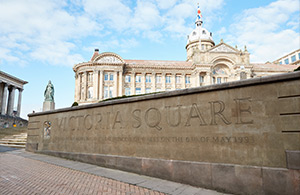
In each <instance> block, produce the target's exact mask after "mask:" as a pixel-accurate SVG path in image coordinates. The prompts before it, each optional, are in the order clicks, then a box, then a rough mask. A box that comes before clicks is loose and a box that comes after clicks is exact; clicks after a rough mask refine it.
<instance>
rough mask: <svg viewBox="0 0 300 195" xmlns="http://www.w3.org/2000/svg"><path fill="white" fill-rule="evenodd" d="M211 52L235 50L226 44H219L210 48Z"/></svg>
mask: <svg viewBox="0 0 300 195" xmlns="http://www.w3.org/2000/svg"><path fill="white" fill-rule="evenodd" d="M211 52H226V53H230V52H234V53H236V51H235V50H233V49H231V48H230V47H228V46H226V45H220V46H219V47H217V48H215V49H213V50H211Z"/></svg>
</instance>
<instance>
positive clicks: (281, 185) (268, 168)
mask: <svg viewBox="0 0 300 195" xmlns="http://www.w3.org/2000/svg"><path fill="white" fill-rule="evenodd" d="M299 113H300V73H299V72H298V73H289V74H283V75H276V76H272V77H263V78H256V79H248V80H243V81H238V82H231V83H224V84H219V85H211V86H204V87H199V88H191V89H184V90H178V91H171V92H165V93H160V94H151V95H145V96H141V97H131V98H125V99H119V100H112V101H105V102H101V103H97V104H90V105H85V106H78V107H73V108H65V109H59V110H55V111H49V112H42V113H35V114H30V115H29V126H28V143H27V150H29V151H36V152H42V153H46V154H51V155H56V156H61V157H66V158H70V159H74V160H80V161H83V162H89V163H93V164H97V165H101V166H105V167H111V168H118V169H121V170H126V171H132V172H135V173H140V174H145V175H150V176H154V177H160V178H163V179H169V180H173V181H177V182H182V183H187V184H190V185H195V186H200V187H206V188H211V189H217V190H220V191H225V192H230V193H236V194H273V193H278V194H297V193H299V192H300V189H299V188H300V186H299V183H300V152H299V151H300V128H299V127H300V116H299Z"/></svg>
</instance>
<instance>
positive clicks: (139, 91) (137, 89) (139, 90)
mask: <svg viewBox="0 0 300 195" xmlns="http://www.w3.org/2000/svg"><path fill="white" fill-rule="evenodd" d="M141 93H142V90H141V88H140V87H137V88H135V94H136V95H139V94H141Z"/></svg>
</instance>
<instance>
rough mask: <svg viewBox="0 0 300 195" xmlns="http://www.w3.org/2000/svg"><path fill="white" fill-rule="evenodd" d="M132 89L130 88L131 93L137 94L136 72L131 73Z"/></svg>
mask: <svg viewBox="0 0 300 195" xmlns="http://www.w3.org/2000/svg"><path fill="white" fill-rule="evenodd" d="M131 77H132V78H131V89H130V91H131V92H130V94H131V95H135V72H133V73H131Z"/></svg>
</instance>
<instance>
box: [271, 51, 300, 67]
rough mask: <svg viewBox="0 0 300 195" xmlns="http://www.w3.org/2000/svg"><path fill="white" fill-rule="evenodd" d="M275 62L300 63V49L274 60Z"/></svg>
mask: <svg viewBox="0 0 300 195" xmlns="http://www.w3.org/2000/svg"><path fill="white" fill-rule="evenodd" d="M274 63H275V64H280V65H282V64H286V65H287V64H288V65H300V49H297V50H295V51H293V52H291V53H289V54H287V55H285V56H283V57H281V58H279V59H278V60H276V61H274Z"/></svg>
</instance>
